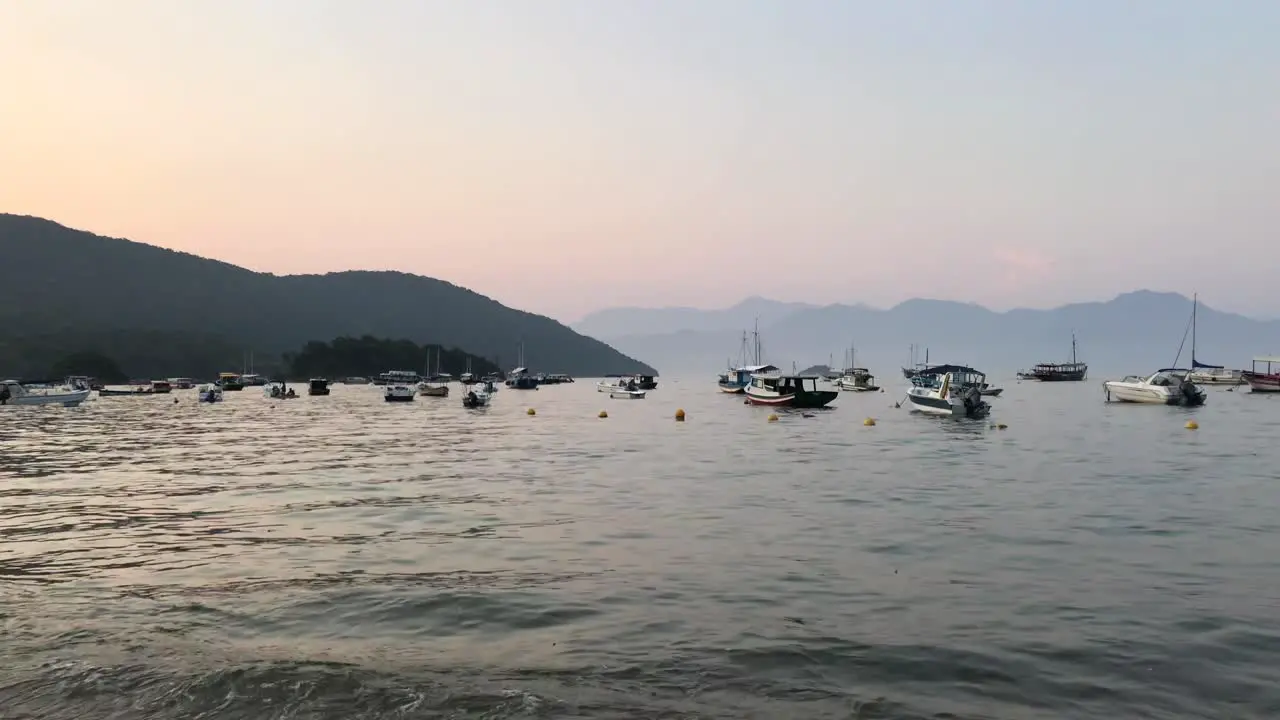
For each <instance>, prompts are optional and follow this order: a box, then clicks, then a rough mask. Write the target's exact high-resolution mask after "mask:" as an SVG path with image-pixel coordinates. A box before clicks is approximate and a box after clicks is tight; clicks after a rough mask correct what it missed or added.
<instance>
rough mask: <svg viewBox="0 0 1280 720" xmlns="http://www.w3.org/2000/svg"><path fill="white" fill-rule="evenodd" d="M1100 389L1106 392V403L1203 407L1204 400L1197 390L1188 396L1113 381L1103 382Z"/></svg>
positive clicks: (1141, 385)
mask: <svg viewBox="0 0 1280 720" xmlns="http://www.w3.org/2000/svg"><path fill="white" fill-rule="evenodd" d="M1102 387H1103V389H1104V391H1105V392H1106V396H1107V402H1121V403H1135V404H1142V405H1181V406H1186V407H1196V406H1198V405H1203V404H1204V400H1205V397H1204V392H1203V391H1199V390H1197V391H1194V392H1192V393H1191V394H1189V395H1188V394H1186V393H1183V392H1181V391H1180V390H1176V389H1175V390H1172V391H1171V390H1169V388H1167V387H1164V386H1160V387H1151V386H1146V385H1143V384H1138V383H1127V382H1118V381H1114V380H1108V381H1107V382H1104V383H1103V384H1102Z"/></svg>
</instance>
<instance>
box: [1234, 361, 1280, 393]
mask: <svg viewBox="0 0 1280 720" xmlns="http://www.w3.org/2000/svg"><path fill="white" fill-rule="evenodd" d="M1259 363H1261V364H1263V365H1265V366H1266V369H1265V370H1263V371H1262V372H1259V371H1258V364H1259ZM1241 376H1242V377H1243V378H1244V381H1245V382H1247V383H1249V389H1250V390H1251V391H1252V392H1256V393H1273V392H1280V356H1265V355H1264V356H1262V357H1256V358H1254V359H1253V367H1252V369H1251V370H1246V371H1245V372H1243V373H1241Z"/></svg>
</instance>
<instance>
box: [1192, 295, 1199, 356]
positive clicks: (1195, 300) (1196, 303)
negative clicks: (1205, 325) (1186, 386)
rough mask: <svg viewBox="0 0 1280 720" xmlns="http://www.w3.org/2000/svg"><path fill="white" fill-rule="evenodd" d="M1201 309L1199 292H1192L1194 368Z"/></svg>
mask: <svg viewBox="0 0 1280 720" xmlns="http://www.w3.org/2000/svg"><path fill="white" fill-rule="evenodd" d="M1197 310H1199V293H1192V370H1194V369H1196V314H1197Z"/></svg>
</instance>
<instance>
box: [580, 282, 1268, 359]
mask: <svg viewBox="0 0 1280 720" xmlns="http://www.w3.org/2000/svg"><path fill="white" fill-rule="evenodd" d="M770 303H772V304H771V305H770ZM753 304H754V306H755V307H756V308H766V309H768V310H769V311H770V314H769V315H768V316H769V317H770V318H771V320H770V321H769V322H765V319H764V317H765V314H763V313H762V316H761V320H760V335H761V344H762V345H763V347H764V360H765V361H767V362H770V363H772V364H775V365H778V366H779V367H784V368H790V367H791V365H792V363H793V362H794V363H796V364H797V365H798V366H799V367H805V366H808V365H813V364H826V363H827V362H828V361H830V362H831V363H832V364H833V365H835V366H839V365H840V364H841V362H842V360H843V358H844V353H845V350H847V349H848V348H849V347H850V346H853V347H854V348H855V350H856V352H857V355H856V359H857V364H858V365H862V366H866V367H868V368H870V369H871V370H872V371H873V372H875V373H877V374H878V375H879V376H880V377H881V378H882V379H887V378H888V376H889V375H895V376H896V375H898V372H899V370H898V369H899V368H900V367H901V366H904V365H907V364H908V363H909V362H910V352H909V349H908V348H909V346H910V345H912V344H915V345H917V346H919V348H920V350H919V353H918V359H919V360H923V359H924V357H923V356H924V348H926V347H927V348H929V359H930V360H931V361H933V362H935V363H941V362H952V363H958V364H968V365H971V366H974V367H978V368H980V369H983V370H985V371H987V372H989V373H992V374H1001V373H1008V374H1012V373H1013V372H1014V371H1016V370H1018V369H1021V368H1029V367H1030V366H1032V365H1034V364H1036V363H1040V362H1063V361H1066V360H1068V359H1070V355H1071V338H1072V333H1073V332H1074V334H1075V337H1076V339H1077V341H1078V357H1079V358H1080V360H1082V361H1085V362H1088V363H1089V365H1090V377H1093V378H1099V379H1101V378H1102V376H1103V374H1115V373H1141V372H1149V371H1153V370H1156V369H1158V368H1161V367H1167V366H1170V365H1172V364H1173V363H1174V361H1175V358H1176V359H1177V362H1178V365H1179V366H1188V365H1190V362H1191V340H1190V337H1189V336H1187V329H1188V324H1189V322H1190V319H1191V308H1192V301H1191V298H1188V297H1186V296H1184V295H1180V294H1177V293H1167V292H1153V291H1149V290H1138V291H1135V292H1130V293H1125V294H1123V295H1119V296H1117V297H1116V298H1114V299H1112V300H1110V301H1107V302H1085V303H1075V304H1071V305H1064V306H1062V307H1058V308H1054V309H1052V310H1028V309H1017V310H1010V311H1008V312H994V311H992V310H988V309H986V308H984V307H982V306H980V305H976V304H972V303H959V302H950V301H944V300H929V299H912V300H907V301H905V302H902V303H900V304H898V305H896V306H894V307H892V308H889V309H888V310H881V309H876V308H871V307H868V306H865V305H856V306H850V305H828V306H824V307H816V306H811V305H809V306H807V305H804V304H800V303H781V302H775V301H768V300H763V299H757V300H754V301H753ZM797 305H798V307H797ZM735 307H739V306H735ZM731 310H733V309H732V308H731V309H730V310H710V311H689V310H684V311H682V313H681V315H680V317H682V318H683V319H684V321H685V322H684V324H683V325H675V324H673V325H671V326H669V327H668V328H667V330H666V331H665V332H651V333H641V332H628V328H627V327H626V326H625V325H618V326H616V327H614V329H613V331H612V332H601V333H600V337H601V338H602V339H604V340H606V341H607V342H609V343H610V344H611V345H613V346H614V347H617V348H619V349H620V350H622V351H623V352H627V353H631V354H637V355H641V356H643V357H646V358H649V359H650V360H651V361H653V362H656V363H659V364H661V365H662V366H663V367H664V368H667V370H668V372H682V373H691V372H700V373H714V372H718V371H719V370H720V369H721V368H723V367H724V365H725V363H726V361H730V362H737V361H738V360H739V357H740V356H739V348H740V346H741V344H742V333H743V331H744V330H750V329H751V327H752V323H753V322H754V318H744V317H742V316H741V315H740V314H735V313H734V312H730V311H731ZM607 312H608V311H602V312H600V313H596V314H594V315H593V316H591V317H592V318H599V317H609V316H608V315H607V314H606V313H607ZM626 312H627V313H628V314H629V315H630V316H631V317H633V318H634V319H635V320H634V322H635V325H636V326H637V327H651V326H652V324H653V323H655V322H658V321H659V320H670V319H671V318H673V315H672V314H671V312H670V310H668V309H656V310H652V311H648V312H650V313H651V315H650V316H648V317H646V316H645V315H644V313H645V312H646V311H643V310H639V309H635V308H628V309H627V310H626ZM699 312H701V314H699ZM588 319H591V318H588ZM585 323H586V320H584V323H582V324H585ZM580 325H581V324H580ZM1196 331H1197V332H1196V345H1197V349H1196V359H1197V360H1199V361H1200V362H1203V363H1212V364H1217V365H1226V366H1228V367H1244V368H1248V367H1249V365H1250V360H1251V358H1252V357H1254V356H1256V355H1266V354H1273V353H1275V352H1276V351H1278V350H1280V321H1274V320H1272V321H1262V320H1254V319H1251V318H1247V317H1244V316H1241V315H1237V314H1233V313H1226V312H1220V311H1217V310H1214V309H1213V308H1212V307H1209V306H1207V305H1205V304H1204V302H1203V301H1202V302H1201V303H1200V304H1199V309H1198V312H1197V323H1196ZM1184 336H1187V337H1186V341H1185V345H1183V340H1184ZM1180 346H1182V347H1181V354H1180V355H1179V347H1180Z"/></svg>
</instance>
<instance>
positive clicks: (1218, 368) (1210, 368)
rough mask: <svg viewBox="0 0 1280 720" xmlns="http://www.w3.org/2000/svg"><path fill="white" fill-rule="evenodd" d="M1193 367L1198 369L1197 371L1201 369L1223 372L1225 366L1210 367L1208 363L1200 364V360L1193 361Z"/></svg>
mask: <svg viewBox="0 0 1280 720" xmlns="http://www.w3.org/2000/svg"><path fill="white" fill-rule="evenodd" d="M1191 367H1192V368H1193V369H1197V370H1198V369H1200V368H1204V369H1205V370H1221V369H1222V367H1223V366H1221V365H1208V364H1206V363H1202V362H1200V361H1199V360H1192V361H1191Z"/></svg>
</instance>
